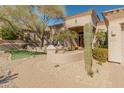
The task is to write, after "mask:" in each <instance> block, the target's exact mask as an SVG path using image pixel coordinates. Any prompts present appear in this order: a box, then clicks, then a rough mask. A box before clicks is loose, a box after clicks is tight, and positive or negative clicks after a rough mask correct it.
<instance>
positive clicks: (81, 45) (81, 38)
mask: <svg viewBox="0 0 124 93" xmlns="http://www.w3.org/2000/svg"><path fill="white" fill-rule="evenodd" d="M79 46H80V47H84V42H83V32H80V33H79Z"/></svg>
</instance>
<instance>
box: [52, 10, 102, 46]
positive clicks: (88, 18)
mask: <svg viewBox="0 0 124 93" xmlns="http://www.w3.org/2000/svg"><path fill="white" fill-rule="evenodd" d="M99 21H100V20H99V18H98V16H97V15H96V13H95V10H88V11H85V12H82V13H79V14H75V15H72V16H66V17H64V23H63V24H58V25H54V26H51V27H50V28H51V30H52V31H55V29H56V28H57V29H61V30H62V29H69V30H72V31H76V32H77V33H78V36H79V37H78V40H77V44H78V45H79V46H80V47H84V44H83V27H84V25H85V24H87V23H91V24H92V25H93V31H94V32H95V30H96V26H97V23H98V22H99Z"/></svg>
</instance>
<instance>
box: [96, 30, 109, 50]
mask: <svg viewBox="0 0 124 93" xmlns="http://www.w3.org/2000/svg"><path fill="white" fill-rule="evenodd" d="M107 42H108V41H107V33H106V32H104V30H103V29H99V30H98V32H97V33H96V47H101V48H104V47H107Z"/></svg>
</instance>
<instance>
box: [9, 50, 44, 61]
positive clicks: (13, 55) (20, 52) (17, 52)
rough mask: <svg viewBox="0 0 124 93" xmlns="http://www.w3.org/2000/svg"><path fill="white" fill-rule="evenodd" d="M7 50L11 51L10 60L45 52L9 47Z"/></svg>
mask: <svg viewBox="0 0 124 93" xmlns="http://www.w3.org/2000/svg"><path fill="white" fill-rule="evenodd" d="M7 52H9V53H11V59H12V60H15V59H21V58H27V57H30V56H36V55H42V54H46V53H44V52H31V51H26V50H18V49H10V50H8V51H7Z"/></svg>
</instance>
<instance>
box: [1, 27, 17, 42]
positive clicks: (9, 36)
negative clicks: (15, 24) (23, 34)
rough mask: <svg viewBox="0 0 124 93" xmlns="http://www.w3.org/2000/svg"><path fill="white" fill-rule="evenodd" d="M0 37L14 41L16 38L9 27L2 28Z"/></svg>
mask: <svg viewBox="0 0 124 93" xmlns="http://www.w3.org/2000/svg"><path fill="white" fill-rule="evenodd" d="M0 32H1V37H2V39H5V40H16V39H17V38H18V36H17V35H16V34H15V33H13V29H12V28H11V27H10V26H9V27H8V26H6V27H5V26H2V27H1V29H0Z"/></svg>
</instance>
